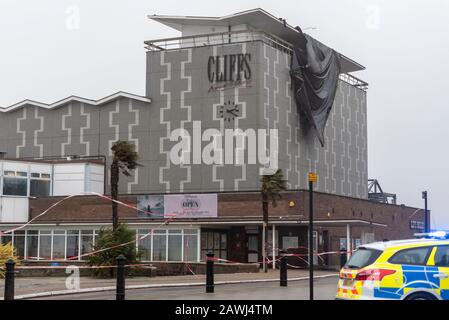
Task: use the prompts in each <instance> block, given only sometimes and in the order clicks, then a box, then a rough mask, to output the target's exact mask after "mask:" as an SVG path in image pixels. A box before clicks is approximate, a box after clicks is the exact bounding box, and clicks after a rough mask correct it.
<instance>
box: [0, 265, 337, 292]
mask: <svg viewBox="0 0 449 320" xmlns="http://www.w3.org/2000/svg"><path fill="white" fill-rule="evenodd" d="M337 275H338V274H337V273H336V272H333V271H315V277H316V278H317V279H320V278H327V277H330V279H332V281H333V287H334V290H333V291H334V292H333V293H332V295H334V294H335V288H336V287H335V286H336V276H337ZM288 278H289V280H290V281H291V283H294V282H295V281H300V282H304V283H308V282H307V281H304V280H306V279H308V270H295V269H293V270H288ZM73 280H74V279H73V278H70V277H67V278H66V277H33V278H21V277H17V278H16V279H15V296H16V299H28V298H39V297H50V296H61V295H68V294H70V296H72V297H73V294H80V293H81V294H92V292H103V293H104V292H109V293H108V294H106V295H105V297H106V296H109V295H110V294H112V295H113V294H114V290H115V285H116V280H115V279H98V278H92V277H80V278H79V287H77V288H75V289H73ZM301 280H302V281H301ZM66 281H67V282H68V285H69V286H67V285H66ZM205 281H206V276H205V275H185V276H169V277H168V276H167V277H135V278H127V279H126V286H127V289H130V290H131V289H132V290H145V289H151V288H168V289H172V290H174V291H178V289H179V288H178V289H176V288H173V287H189V288H193V287H197V288H195V290H200V291H199V292H201V290H202V289H203V288H201V287H202V286H203V287H204V285H205ZM215 283H216V284H217V285H222V286H225V285H226V286H229V285H231V284H232V285H231V287H232V286H233V285H238V284H242V283H252V284H257V283H260V285H262V286H263V285H264V284H265V285H266V284H267V283H273V284H276V285H277V286H279V270H271V269H270V270H269V271H268V272H266V273H264V272H258V273H233V274H215ZM157 291H158V292H159V290H157ZM203 291H204V290H203ZM127 292H128V290H127ZM3 294H4V280H3V279H1V280H0V299H3ZM100 296H101V295H100ZM207 299H209V296H208V298H207ZM220 299H221V298H220Z"/></svg>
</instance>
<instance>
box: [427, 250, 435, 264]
mask: <svg viewBox="0 0 449 320" xmlns="http://www.w3.org/2000/svg"><path fill="white" fill-rule="evenodd" d="M436 252H437V247H433V249H432V252H431V253H430V256H429V260H427V265H428V266H434V265H435V254H436Z"/></svg>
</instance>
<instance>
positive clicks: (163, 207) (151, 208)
mask: <svg viewBox="0 0 449 320" xmlns="http://www.w3.org/2000/svg"><path fill="white" fill-rule="evenodd" d="M137 208H138V209H139V210H142V211H139V212H138V214H137V216H138V218H149V219H163V218H175V219H176V218H216V217H217V215H218V210H217V194H179V195H177V194H176V195H165V196H164V195H145V196H139V197H137Z"/></svg>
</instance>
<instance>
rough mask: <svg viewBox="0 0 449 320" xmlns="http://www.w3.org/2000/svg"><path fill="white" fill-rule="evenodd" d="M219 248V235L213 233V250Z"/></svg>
mask: <svg viewBox="0 0 449 320" xmlns="http://www.w3.org/2000/svg"><path fill="white" fill-rule="evenodd" d="M219 248H220V233H218V232H214V249H219Z"/></svg>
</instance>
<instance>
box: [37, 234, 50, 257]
mask: <svg viewBox="0 0 449 320" xmlns="http://www.w3.org/2000/svg"><path fill="white" fill-rule="evenodd" d="M39 237H40V239H39V259H40V260H50V259H51V231H40V234H39Z"/></svg>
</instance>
